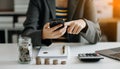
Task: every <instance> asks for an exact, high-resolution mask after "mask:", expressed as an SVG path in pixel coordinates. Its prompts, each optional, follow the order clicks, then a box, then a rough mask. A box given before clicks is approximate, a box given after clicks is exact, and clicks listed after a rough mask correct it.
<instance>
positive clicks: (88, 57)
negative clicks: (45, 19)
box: [78, 53, 103, 62]
mask: <svg viewBox="0 0 120 69" xmlns="http://www.w3.org/2000/svg"><path fill="white" fill-rule="evenodd" d="M78 59H79V60H80V61H84V62H97V61H99V60H100V59H103V57H102V56H101V55H99V54H98V53H79V54H78Z"/></svg>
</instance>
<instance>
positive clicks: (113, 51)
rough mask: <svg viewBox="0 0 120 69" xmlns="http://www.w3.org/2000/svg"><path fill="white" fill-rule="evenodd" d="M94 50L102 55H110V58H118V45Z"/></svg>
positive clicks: (119, 58)
mask: <svg viewBox="0 0 120 69" xmlns="http://www.w3.org/2000/svg"><path fill="white" fill-rule="evenodd" d="M96 52H97V53H99V54H101V55H103V56H106V57H110V58H113V59H116V60H120V47H117V48H111V49H104V50H98V51H96Z"/></svg>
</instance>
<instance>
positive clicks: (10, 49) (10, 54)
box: [0, 42, 120, 69]
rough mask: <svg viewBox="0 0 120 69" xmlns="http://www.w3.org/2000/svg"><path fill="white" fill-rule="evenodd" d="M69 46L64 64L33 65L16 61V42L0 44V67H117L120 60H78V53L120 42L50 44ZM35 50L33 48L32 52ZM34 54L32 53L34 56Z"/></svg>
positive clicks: (5, 68) (104, 47)
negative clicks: (88, 61) (68, 52)
mask: <svg viewBox="0 0 120 69" xmlns="http://www.w3.org/2000/svg"><path fill="white" fill-rule="evenodd" d="M63 45H68V46H70V54H69V56H68V61H67V64H66V65H35V63H33V64H19V63H18V46H17V44H0V69H21V68H22V69H119V68H120V61H117V60H113V59H110V58H107V57H104V59H102V60H100V61H99V62H95V63H84V62H81V61H79V60H78V58H77V55H78V53H89V52H95V51H96V50H102V49H108V48H115V47H120V42H103V43H97V44H94V45H84V44H80V43H53V44H52V45H51V46H63ZM35 52H37V50H34V53H35ZM35 55H36V54H34V56H35Z"/></svg>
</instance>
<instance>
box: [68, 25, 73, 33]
mask: <svg viewBox="0 0 120 69" xmlns="http://www.w3.org/2000/svg"><path fill="white" fill-rule="evenodd" d="M74 27H75V24H74V23H72V24H71V25H70V27H68V33H70V34H72V32H73V29H74Z"/></svg>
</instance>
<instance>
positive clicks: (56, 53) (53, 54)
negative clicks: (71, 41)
mask: <svg viewBox="0 0 120 69" xmlns="http://www.w3.org/2000/svg"><path fill="white" fill-rule="evenodd" d="M62 48H63V46H49V47H45V46H43V47H42V48H41V49H40V51H39V53H38V56H40V57H41V58H67V57H68V54H69V46H65V49H64V53H63V50H62Z"/></svg>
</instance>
